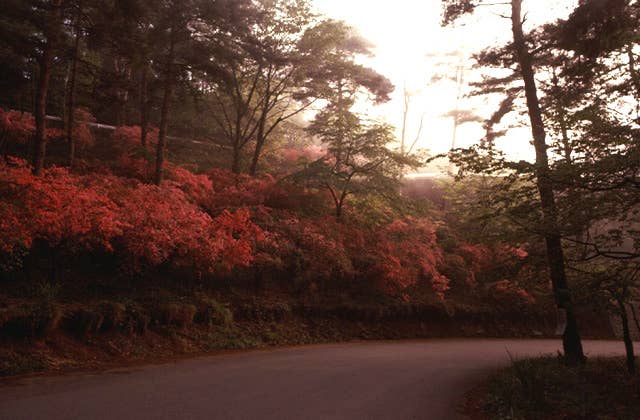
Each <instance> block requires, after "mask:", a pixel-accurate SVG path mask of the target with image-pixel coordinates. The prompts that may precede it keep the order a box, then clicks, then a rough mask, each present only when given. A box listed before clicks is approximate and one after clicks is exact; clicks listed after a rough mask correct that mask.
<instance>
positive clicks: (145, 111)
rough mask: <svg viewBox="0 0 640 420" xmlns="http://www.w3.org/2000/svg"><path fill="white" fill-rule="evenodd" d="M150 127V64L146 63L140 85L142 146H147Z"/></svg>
mask: <svg viewBox="0 0 640 420" xmlns="http://www.w3.org/2000/svg"><path fill="white" fill-rule="evenodd" d="M148 125H149V64H148V63H144V67H143V69H142V80H141V83H140V144H142V146H143V147H144V146H146V145H147V132H148Z"/></svg>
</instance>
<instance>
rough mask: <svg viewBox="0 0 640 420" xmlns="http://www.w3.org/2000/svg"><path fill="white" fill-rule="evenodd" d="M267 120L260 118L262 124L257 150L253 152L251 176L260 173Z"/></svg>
mask: <svg viewBox="0 0 640 420" xmlns="http://www.w3.org/2000/svg"><path fill="white" fill-rule="evenodd" d="M265 124H266V121H265V118H264V117H261V118H260V123H259V127H258V135H257V137H256V148H255V149H254V151H253V158H252V159H251V167H250V168H249V175H251V176H256V174H257V173H258V162H259V161H260V155H261V154H262V147H263V146H264V143H265V135H264V129H265Z"/></svg>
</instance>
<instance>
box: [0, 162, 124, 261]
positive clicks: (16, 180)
mask: <svg viewBox="0 0 640 420" xmlns="http://www.w3.org/2000/svg"><path fill="white" fill-rule="evenodd" d="M0 185H2V187H0V188H1V189H2V202H1V205H0V218H2V219H3V220H14V221H15V220H18V221H19V222H17V223H15V227H14V232H13V233H9V232H7V231H6V230H3V235H2V239H0V243H3V244H4V245H3V250H4V251H9V252H10V251H11V249H10V247H9V246H7V242H8V239H7V238H12V237H13V238H20V239H19V240H18V241H17V243H19V244H20V245H22V246H26V247H28V246H30V245H31V242H32V241H33V240H35V239H40V240H42V241H45V242H46V243H47V244H48V245H49V246H51V247H53V248H57V247H62V248H65V249H68V250H76V249H80V248H82V249H93V248H95V247H100V248H103V249H107V250H109V249H111V242H110V241H111V239H112V238H113V237H114V236H115V235H117V234H119V233H120V232H121V223H119V222H118V220H117V218H116V210H117V209H116V206H115V204H114V203H113V202H112V201H111V200H109V198H108V197H106V196H105V195H103V194H101V193H99V192H97V191H96V190H94V189H91V188H86V187H84V186H82V184H81V182H80V179H79V178H78V177H77V176H74V175H72V174H70V173H69V172H68V171H67V170H66V169H58V168H53V169H47V170H45V172H44V174H43V175H42V176H41V177H34V176H33V175H32V174H31V171H30V169H29V168H28V166H27V164H26V162H24V161H22V160H15V159H14V160H12V161H11V163H10V164H2V165H0ZM15 229H19V230H20V233H19V234H18V235H16V232H15ZM14 235H16V236H14ZM9 241H10V240H9ZM13 242H14V245H15V244H16V241H15V240H14V241H13Z"/></svg>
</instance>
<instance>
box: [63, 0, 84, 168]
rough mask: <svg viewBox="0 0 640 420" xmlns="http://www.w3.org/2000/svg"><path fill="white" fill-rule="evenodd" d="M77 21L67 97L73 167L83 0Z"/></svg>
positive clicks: (71, 162)
mask: <svg viewBox="0 0 640 420" xmlns="http://www.w3.org/2000/svg"><path fill="white" fill-rule="evenodd" d="M76 13H77V14H76V22H75V27H74V32H75V34H74V35H75V40H74V42H73V57H72V60H73V64H72V67H71V78H70V81H69V93H68V97H67V126H66V128H67V133H66V134H67V144H68V145H69V167H70V168H73V163H74V161H75V158H76V141H75V139H74V138H73V125H74V124H75V121H74V119H75V115H74V112H73V110H74V108H75V99H76V85H77V77H78V54H79V51H80V35H81V34H80V19H81V18H82V1H80V2H79V3H78V10H77V12H76Z"/></svg>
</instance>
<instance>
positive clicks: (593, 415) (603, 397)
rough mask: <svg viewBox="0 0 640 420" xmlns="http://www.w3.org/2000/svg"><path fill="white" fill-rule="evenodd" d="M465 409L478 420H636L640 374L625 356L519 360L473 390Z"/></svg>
mask: <svg viewBox="0 0 640 420" xmlns="http://www.w3.org/2000/svg"><path fill="white" fill-rule="evenodd" d="M467 408H468V413H469V414H470V415H471V416H472V417H473V418H476V419H514V420H515V419H536V420H538V419H590V420H591V419H638V418H640V376H638V375H629V374H628V373H627V370H626V365H625V361H624V359H622V358H607V359H605V358H599V359H590V360H589V361H588V363H587V364H586V365H584V366H566V365H564V364H562V363H561V361H560V360H559V359H558V358H554V357H546V358H538V359H526V360H518V361H515V362H514V363H513V365H512V366H511V367H509V368H507V369H505V370H503V371H501V372H499V373H497V374H496V375H494V376H493V377H492V378H491V379H490V380H489V381H488V382H487V383H486V384H485V385H483V386H482V387H480V388H478V389H477V390H475V391H474V392H472V393H471V394H470V398H469V401H468V404H467Z"/></svg>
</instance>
